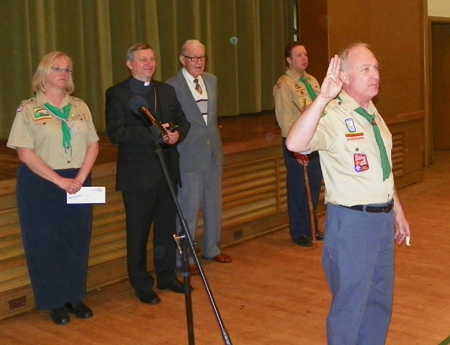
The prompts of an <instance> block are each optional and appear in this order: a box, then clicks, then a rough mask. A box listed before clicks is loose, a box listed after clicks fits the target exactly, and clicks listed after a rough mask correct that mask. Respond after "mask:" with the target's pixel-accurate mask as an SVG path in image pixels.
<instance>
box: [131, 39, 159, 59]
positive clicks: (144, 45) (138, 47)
mask: <svg viewBox="0 0 450 345" xmlns="http://www.w3.org/2000/svg"><path fill="white" fill-rule="evenodd" d="M146 49H151V50H152V51H154V50H153V48H152V47H151V46H149V45H148V44H147V43H136V44H133V45H132V46H131V47H130V48H129V49H128V51H127V60H128V61H133V60H134V53H135V52H137V51H138V50H146Z"/></svg>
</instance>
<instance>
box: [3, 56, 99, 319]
mask: <svg viewBox="0 0 450 345" xmlns="http://www.w3.org/2000/svg"><path fill="white" fill-rule="evenodd" d="M32 84H33V89H34V91H35V92H36V95H35V97H34V98H31V99H28V100H24V101H23V102H22V103H21V104H20V106H19V107H18V108H17V112H16V117H15V119H14V123H13V126H12V129H11V133H10V136H9V139H8V143H7V146H8V147H10V148H12V149H16V150H17V154H18V156H19V159H20V161H21V162H22V164H21V165H20V166H19V168H18V172H17V203H18V210H19V218H20V224H21V229H22V237H23V243H24V249H25V255H26V258H27V263H28V270H29V273H30V279H31V285H32V287H33V292H34V296H35V301H36V308H37V309H41V310H50V317H51V319H52V320H53V322H54V323H56V324H59V325H66V324H68V323H69V322H70V318H69V315H68V312H70V313H74V314H75V316H76V317H78V318H83V319H87V318H90V317H92V315H93V313H92V310H91V309H90V308H88V307H87V306H86V305H85V304H84V303H83V302H82V300H83V298H84V297H85V296H86V276H87V263H88V254H89V242H90V238H91V225H92V206H91V205H86V204H67V193H69V194H74V193H76V192H78V191H79V190H80V189H81V187H82V186H89V185H90V183H91V178H90V172H91V169H92V167H93V165H94V162H95V159H96V157H97V154H98V140H99V138H98V135H97V133H96V130H95V127H94V124H93V122H92V116H91V113H90V111H89V108H88V107H87V105H86V104H85V103H84V102H83V101H82V100H81V99H79V98H75V97H73V96H70V94H71V93H72V92H73V91H74V84H73V80H72V60H71V59H70V58H69V57H68V56H67V55H66V54H64V53H62V52H52V53H50V54H47V55H46V56H45V57H44V58H43V59H42V60H41V62H40V63H39V66H38V68H37V70H36V73H35V74H34V77H33V80H32Z"/></svg>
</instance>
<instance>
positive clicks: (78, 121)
mask: <svg viewBox="0 0 450 345" xmlns="http://www.w3.org/2000/svg"><path fill="white" fill-rule="evenodd" d="M45 103H47V100H46V98H45V95H44V94H43V93H42V92H40V91H38V92H37V93H36V97H34V98H31V99H29V100H25V101H22V103H21V105H20V106H19V107H18V108H17V111H16V117H15V119H14V122H13V126H12V128H11V133H10V135H9V138H8V143H7V146H8V147H10V148H12V149H16V148H29V149H32V150H34V152H35V153H36V154H37V155H38V156H39V157H40V158H41V159H42V160H43V161H44V162H45V163H47V164H48V165H49V166H50V167H51V168H52V169H53V170H56V169H70V168H79V167H81V165H82V163H83V161H84V158H85V155H86V150H87V147H88V145H89V144H90V143H92V142H95V141H98V140H99V137H98V135H97V132H96V130H95V127H94V123H93V121H92V116H91V112H90V111H89V108H88V106H87V105H86V103H84V102H83V101H82V100H81V99H79V98H76V97H72V96H69V95H67V96H66V98H65V99H64V101H63V103H62V106H61V108H62V107H64V106H65V105H67V104H68V103H70V104H71V105H72V108H71V110H70V116H69V119H68V120H67V124H68V126H69V128H70V133H71V136H72V139H71V145H72V150H71V149H67V150H66V149H65V148H64V147H63V144H62V143H63V134H62V127H61V122H62V120H61V119H59V118H58V117H56V116H55V115H53V114H52V113H51V112H50V111H49V110H47V109H46V108H45V107H44V104H45Z"/></svg>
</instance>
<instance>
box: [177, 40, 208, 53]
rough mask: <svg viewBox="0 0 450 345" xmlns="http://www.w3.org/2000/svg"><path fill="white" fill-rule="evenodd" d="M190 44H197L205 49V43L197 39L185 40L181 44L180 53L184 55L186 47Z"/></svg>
mask: <svg viewBox="0 0 450 345" xmlns="http://www.w3.org/2000/svg"><path fill="white" fill-rule="evenodd" d="M190 45H198V46H201V47H203V49H205V50H206V48H205V45H204V44H203V43H202V42H200V41H199V40H187V41H186V42H184V44H183V45H182V46H181V55H185V54H186V50H187V47H188V46H190Z"/></svg>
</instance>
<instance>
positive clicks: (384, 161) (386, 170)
mask: <svg viewBox="0 0 450 345" xmlns="http://www.w3.org/2000/svg"><path fill="white" fill-rule="evenodd" d="M355 111H356V112H357V113H358V114H359V115H361V116H363V117H364V118H365V119H366V120H367V121H369V123H370V124H371V125H372V128H373V133H374V134H375V139H376V141H377V144H378V149H379V150H380V157H381V168H382V169H383V181H384V180H386V179H387V178H388V177H389V175H390V174H391V165H390V164H389V159H388V156H387V152H386V147H385V146H384V142H383V138H381V133H380V128H379V127H378V125H377V123H376V122H375V115H370V114H369V113H368V112H367V111H366V110H365V109H363V108H361V107H359V108H357V109H355Z"/></svg>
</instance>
